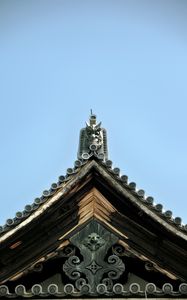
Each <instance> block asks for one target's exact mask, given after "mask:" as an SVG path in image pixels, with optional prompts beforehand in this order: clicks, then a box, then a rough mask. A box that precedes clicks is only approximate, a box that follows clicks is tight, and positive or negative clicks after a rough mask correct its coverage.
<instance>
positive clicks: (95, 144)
mask: <svg viewBox="0 0 187 300" xmlns="http://www.w3.org/2000/svg"><path fill="white" fill-rule="evenodd" d="M92 155H94V156H96V157H97V158H99V159H102V160H104V161H106V160H107V159H108V148H107V134H106V129H104V128H102V127H101V122H99V123H98V124H97V117H96V115H95V114H93V112H92V109H91V115H90V118H89V121H88V122H86V127H85V128H82V129H81V131H80V138H79V150H78V154H77V157H78V159H84V160H87V159H89V158H90V157H91V156H92Z"/></svg>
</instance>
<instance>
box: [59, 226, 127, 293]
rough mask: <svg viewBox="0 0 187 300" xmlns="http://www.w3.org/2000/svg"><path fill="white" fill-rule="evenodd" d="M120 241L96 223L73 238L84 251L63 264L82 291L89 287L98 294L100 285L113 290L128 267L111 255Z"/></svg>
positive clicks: (80, 249) (72, 240) (66, 271)
mask: <svg viewBox="0 0 187 300" xmlns="http://www.w3.org/2000/svg"><path fill="white" fill-rule="evenodd" d="M117 240H118V238H117V237H116V236H115V235H113V234H112V233H111V232H109V231H107V230H106V229H105V228H104V227H103V226H102V225H100V224H99V223H97V222H95V221H92V222H90V223H89V224H88V225H87V226H86V227H85V228H83V229H82V230H81V231H80V232H78V233H77V234H75V235H74V236H73V237H72V238H70V241H71V243H72V244H73V245H74V246H75V247H77V248H78V249H79V251H80V257H79V256H78V255H72V256H70V257H69V258H68V259H67V260H66V261H65V263H64V265H63V271H64V273H65V274H66V275H67V276H68V278H69V279H70V280H72V281H73V282H74V283H75V287H76V288H77V289H78V290H79V291H80V290H81V289H82V287H83V286H84V285H85V284H86V285H89V286H90V288H91V292H90V293H91V294H92V295H97V294H98V292H97V287H98V285H99V284H106V285H107V286H108V288H109V287H110V288H111V289H112V287H113V285H114V283H115V280H117V279H119V277H120V276H121V275H122V274H123V273H124V271H125V265H124V263H123V261H122V260H121V258H120V257H118V256H117V255H114V254H112V255H110V254H107V253H108V251H109V249H110V248H111V247H112V246H113V245H114V244H115V243H116V242H117Z"/></svg>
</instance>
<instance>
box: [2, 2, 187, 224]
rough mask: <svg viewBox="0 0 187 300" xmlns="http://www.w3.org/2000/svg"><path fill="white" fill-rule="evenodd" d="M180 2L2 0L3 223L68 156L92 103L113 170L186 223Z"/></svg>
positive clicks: (186, 104) (186, 56)
mask: <svg viewBox="0 0 187 300" xmlns="http://www.w3.org/2000/svg"><path fill="white" fill-rule="evenodd" d="M186 15H187V3H186V2H185V1H183V0H176V1H172V0H170V1H169V0H168V1H166V0H163V1H156V0H155V1H144V0H137V1H133V0H132V1H128V0H124V1H120V0H114V1H112V0H111V1H110V0H107V1H104V0H99V1H97V0H93V1H92V0H90V1H89V0H85V1H83V0H77V1H75V0H60V1H57V0H51V1H48V0H45V1H44V0H43V1H40V0H39V1H34V0H30V1H24V0H22V1H20V0H8V1H7V0H1V1H0V66H1V67H0V104H1V105H0V107H1V109H0V136H1V147H0V186H1V200H0V223H1V224H4V222H5V221H6V219H7V218H9V217H14V215H15V213H16V212H17V211H20V210H23V209H24V206H25V205H26V204H30V203H32V202H33V200H34V199H35V198H36V197H38V196H41V194H42V192H43V190H45V189H48V188H50V185H51V184H52V183H53V182H56V181H57V179H58V176H59V175H63V174H65V173H66V169H67V168H68V167H72V166H73V163H74V161H75V160H76V154H77V148H78V138H79V130H80V128H81V127H84V124H85V121H86V120H87V119H88V117H89V112H90V109H91V108H92V109H93V112H94V113H96V114H97V117H98V120H99V121H100V120H101V121H102V124H103V127H105V128H106V129H107V132H108V144H109V158H110V159H111V160H112V161H113V163H114V166H116V167H120V169H121V173H122V174H126V175H128V176H129V181H135V182H136V183H137V187H138V188H142V189H144V190H145V191H146V194H147V195H151V196H153V197H154V199H155V203H162V204H163V205H164V208H165V209H171V210H172V211H173V213H174V216H180V217H182V219H183V222H184V223H187V213H186V211H187V197H186V186H187V184H186V178H187V155H186V153H187V139H186V131H187V117H186V113H187V18H186Z"/></svg>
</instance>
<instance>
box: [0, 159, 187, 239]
mask: <svg viewBox="0 0 187 300" xmlns="http://www.w3.org/2000/svg"><path fill="white" fill-rule="evenodd" d="M97 158H98V157H97ZM88 159H89V158H88ZM88 159H84V160H76V161H75V162H74V168H68V169H67V172H66V175H65V176H63V175H62V176H59V180H58V182H57V183H52V185H51V188H50V189H49V190H45V191H43V194H42V196H41V197H40V198H36V199H35V200H34V202H33V203H32V204H31V205H26V206H25V209H24V210H23V211H22V212H20V211H19V212H17V213H16V215H15V217H14V218H13V219H8V220H7V221H6V224H5V225H4V226H0V235H2V234H4V233H5V232H7V231H9V230H11V229H12V228H14V227H15V226H16V225H18V224H19V223H21V222H22V221H23V220H25V219H26V218H27V217H28V216H30V215H31V214H32V213H33V212H34V211H35V210H36V209H38V207H39V206H40V205H41V204H43V203H44V202H45V201H46V200H47V199H48V198H49V197H51V196H52V195H53V194H54V193H55V192H56V191H58V190H59V189H60V188H61V187H63V185H64V183H66V182H67V181H69V180H70V179H71V178H72V176H74V175H75V174H77V173H78V172H79V170H80V168H81V167H82V166H83V165H84V164H86V163H87V161H88ZM100 161H101V163H102V165H103V166H105V168H106V169H107V170H108V171H109V172H110V173H111V174H112V175H113V176H114V177H115V178H116V179H117V180H118V182H121V184H122V185H124V187H125V188H127V189H128V190H129V191H131V193H132V194H133V195H134V196H136V197H137V198H138V199H139V200H140V201H142V202H143V203H144V204H145V205H146V206H148V207H149V208H150V209H152V210H153V211H155V212H156V213H157V214H158V215H159V216H161V217H162V218H163V219H165V220H166V221H167V222H168V223H170V224H173V225H174V226H175V227H177V228H178V229H180V230H182V231H183V232H186V233H187V224H186V225H183V224H182V219H181V218H180V217H175V218H173V217H172V211H170V210H167V211H164V210H163V206H162V204H154V198H153V197H150V196H149V197H146V196H145V191H144V190H142V189H140V190H137V189H136V183H135V182H130V183H128V176H126V175H121V176H120V169H119V168H112V161H111V160H107V161H104V160H103V159H100Z"/></svg>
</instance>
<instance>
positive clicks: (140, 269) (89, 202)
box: [0, 114, 187, 297]
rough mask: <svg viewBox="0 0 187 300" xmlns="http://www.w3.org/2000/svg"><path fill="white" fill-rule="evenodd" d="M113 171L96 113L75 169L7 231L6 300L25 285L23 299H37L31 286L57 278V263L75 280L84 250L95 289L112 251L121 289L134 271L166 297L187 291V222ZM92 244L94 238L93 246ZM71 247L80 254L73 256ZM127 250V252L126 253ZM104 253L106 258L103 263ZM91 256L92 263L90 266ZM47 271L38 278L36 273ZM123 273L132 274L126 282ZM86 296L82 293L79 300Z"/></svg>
mask: <svg viewBox="0 0 187 300" xmlns="http://www.w3.org/2000/svg"><path fill="white" fill-rule="evenodd" d="M112 165H113V164H112V161H111V160H109V159H108V148H107V133H106V130H105V129H104V128H102V127H101V123H99V124H97V122H96V116H95V115H93V114H91V117H90V120H89V123H87V124H86V127H85V128H83V129H81V132H80V141H79V148H78V154H77V160H76V161H75V162H74V167H72V168H68V169H67V172H66V174H65V175H64V176H60V177H59V180H58V182H57V183H53V184H52V185H51V188H50V189H49V190H45V191H44V192H43V194H42V196H41V197H38V198H36V199H35V200H34V202H33V204H31V205H26V206H25V209H24V211H23V212H17V213H16V216H15V218H13V219H8V220H7V223H6V224H5V225H4V226H2V227H1V234H0V245H1V247H0V284H3V285H1V286H0V296H1V294H2V295H3V293H4V295H5V294H6V295H7V296H8V297H9V296H10V297H17V295H19V292H17V289H18V288H20V287H21V289H23V288H24V284H25V286H27V292H25V291H24V292H23V290H22V292H20V293H22V294H23V295H24V297H27V296H28V295H30V296H33V295H35V293H34V292H33V291H32V293H31V294H29V293H30V291H29V289H30V288H29V286H30V285H31V286H32V284H33V283H37V280H39V281H38V283H39V282H43V280H44V278H46V277H45V276H46V274H48V275H49V278H50V274H51V273H50V270H51V267H50V265H52V264H54V272H56V273H55V274H58V273H59V272H60V273H59V274H61V271H62V270H61V269H58V268H60V265H61V264H59V263H58V260H60V261H61V260H63V272H62V274H61V275H62V276H64V277H63V280H64V281H63V280H62V282H61V283H63V284H65V283H66V280H67V278H68V277H69V279H70V280H74V277H71V274H70V273H69V272H70V269H71V267H72V264H71V260H72V259H75V256H74V255H75V253H77V255H78V253H79V251H80V253H81V255H83V257H84V259H83V260H82V258H81V257H80V258H79V257H78V256H79V255H78V256H76V257H77V258H76V259H77V263H80V262H81V263H80V264H79V267H78V268H80V270H81V272H82V273H84V272H88V273H89V274H90V272H91V273H92V274H91V275H88V274H87V273H85V274H87V275H85V276H86V278H87V280H88V281H89V280H91V281H90V282H92V280H96V281H94V286H95V285H96V283H99V277H97V276H95V274H96V272H100V271H98V270H102V271H101V272H102V274H105V273H106V271H107V270H110V268H109V266H108V264H106V259H105V254H106V253H107V255H109V258H108V259H109V263H110V259H112V260H111V263H112V262H114V261H113V258H115V260H116V262H118V263H120V265H119V266H118V267H119V270H118V271H119V272H118V277H116V279H119V282H118V283H117V285H119V284H120V282H123V281H124V280H125V278H126V277H125V276H126V275H127V274H128V273H129V274H131V278H134V277H132V276H134V275H135V276H139V278H141V280H144V281H141V282H142V283H141V284H140V285H142V284H143V285H145V284H146V282H149V283H150V281H149V280H153V282H154V283H155V284H156V285H158V287H161V286H162V289H163V291H164V293H167V291H166V290H165V283H168V284H170V285H173V287H174V289H176V290H177V289H178V292H177V293H178V294H184V293H187V290H186V288H187V285H186V284H185V286H183V284H184V282H185V281H186V276H187V269H186V265H187V256H186V253H187V225H183V224H182V221H181V218H179V217H177V218H173V217H172V212H171V211H164V210H163V207H162V205H161V204H154V199H153V197H151V196H148V197H147V196H146V195H145V191H144V190H142V189H137V188H136V184H135V183H134V182H128V176H127V175H121V174H120V169H119V168H117V167H113V166H112ZM89 238H91V239H92V238H93V240H92V241H90V242H89ZM96 240H97V241H96ZM85 243H86V244H85ZM97 243H98V244H97ZM100 243H101V244H100ZM69 245H71V246H73V247H74V248H75V249H77V250H74V251H77V252H72V253H71V254H68V253H69V252H67V253H66V251H69V250H68V249H66V247H68V246H69ZM103 245H105V246H103ZM85 247H86V248H85ZM95 247H96V248H95ZM97 247H98V248H99V249H100V250H99V252H98V253H97ZM102 247H103V248H102ZM104 247H107V248H104ZM116 247H117V248H116ZM121 247H122V248H123V251H124V252H123V251H122V252H120V251H121V250H120V249H122V248H121ZM86 249H87V250H86ZM117 249H118V250H117ZM84 251H86V252H84ZM111 251H112V252H111ZM118 251H119V252H118ZM62 252H63V253H62ZM93 253H94V254H93ZM99 253H100V254H101V253H102V259H101V260H100V254H99ZM64 255H65V256H64ZM68 255H70V256H68ZM71 255H72V256H71ZM89 255H90V259H91V258H92V261H91V260H90V261H89V262H88V261H87V258H88V256H89ZM93 255H95V256H94V257H95V258H94V259H96V260H97V259H98V262H99V263H98V264H97V263H96V261H95V260H93V257H92V256H93ZM110 255H112V256H111V257H110ZM116 255H117V256H118V258H117V257H116ZM63 257H64V258H63ZM68 257H69V258H68ZM53 259H54V260H53ZM55 259H56V262H55ZM77 263H75V265H76V264H77ZM48 264H49V265H48ZM125 264H127V266H129V269H128V267H127V269H126V267H125ZM55 266H56V267H57V269H58V270H57V269H55V268H56V267H55ZM102 266H103V267H102ZM38 267H39V270H38ZM43 267H44V270H43ZM76 268H77V267H75V269H76ZM95 268H96V269H95ZM108 268H109V269H108ZM42 270H43V272H41V274H40V275H37V276H39V277H37V276H36V274H35V271H36V272H38V271H39V272H40V271H42ZM45 270H46V271H45ZM88 270H89V271H88ZM94 270H95V271H94ZM33 272H34V273H33ZM94 272H95V273H94ZM124 272H126V273H124ZM122 273H124V274H126V275H125V276H122V277H120V276H121V275H120V274H122ZM29 274H30V275H29ZM97 274H99V273H97ZM132 274H134V275H132ZM51 275H52V274H51ZM30 276H31V277H30ZM90 276H91V277H90ZM102 276H105V275H102ZM111 276H112V275H111ZM150 276H152V277H150ZM31 278H32V280H30V279H31ZM49 278H48V279H47V278H46V280H47V284H49V286H48V288H49V287H50V285H51V282H53V281H52V279H50V280H49ZM102 278H104V277H102ZM111 278H112V277H111ZM100 279H101V278H100ZM105 279H106V278H105ZM105 279H103V280H105ZM114 279H115V278H114ZM33 280H34V281H33ZM83 280H84V279H83ZM97 280H98V282H97ZM133 280H134V282H135V284H137V282H139V279H137V277H136V278H134V279H133ZM35 281H36V282H35ZM78 281H79V280H78ZM143 282H144V283H143ZM92 283H93V282H92ZM114 283H115V280H114ZM124 283H125V281H124V282H123V284H124ZM149 283H148V284H149ZM4 284H7V285H6V286H5V285H4ZM20 284H21V285H20ZM68 284H69V283H68ZM68 284H67V285H68ZM150 284H152V283H150ZM163 284H164V285H163ZM70 285H71V284H70ZM91 285H92V284H91ZM101 285H102V284H101ZM36 286H37V287H38V284H36ZM98 286H99V285H98ZM34 287H35V285H34V286H33V287H32V288H33V289H34ZM95 287H96V286H95ZM40 288H41V287H40ZM76 288H77V287H76ZM183 288H184V291H182V289H183ZM2 289H4V290H3V292H2ZM8 289H10V291H13V290H14V289H15V292H11V293H8ZM181 291H182V292H181ZM158 292H159V293H160V291H159V290H158ZM179 292H180V293H179ZM27 293H28V294H27ZM94 293H95V294H94V295H97V294H98V293H96V291H95V292H94ZM130 293H131V292H130ZM151 293H152V292H151ZM65 294H66V293H65ZM65 294H63V297H65V296H66V295H65ZM88 294H89V293H88ZM122 294H123V293H122ZM178 294H177V295H178ZM20 295H21V294H20ZM81 295H82V294H81V293H80V295H79V294H76V297H79V296H81ZM111 295H112V294H111ZM173 295H174V296H175V293H174V294H173Z"/></svg>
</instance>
